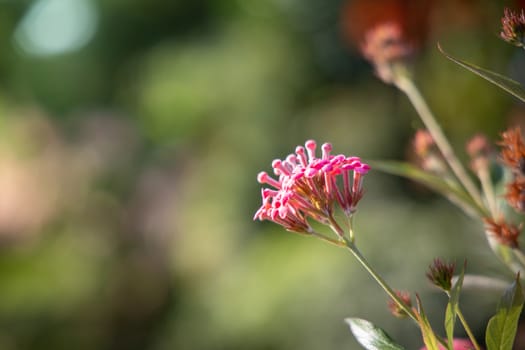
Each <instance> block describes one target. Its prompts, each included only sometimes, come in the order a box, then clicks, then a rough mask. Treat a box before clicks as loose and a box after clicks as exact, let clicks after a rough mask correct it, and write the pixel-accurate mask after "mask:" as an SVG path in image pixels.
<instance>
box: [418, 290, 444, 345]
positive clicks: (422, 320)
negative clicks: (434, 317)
mask: <svg viewBox="0 0 525 350" xmlns="http://www.w3.org/2000/svg"><path fill="white" fill-rule="evenodd" d="M416 301H417V308H418V312H417V313H416V316H417V323H418V324H419V329H420V330H421V334H422V335H423V342H424V343H425V346H426V348H427V350H439V347H438V340H437V338H436V335H435V334H434V330H432V327H431V326H430V322H428V318H427V316H426V315H425V311H424V310H423V305H422V304H421V299H419V295H417V294H416Z"/></svg>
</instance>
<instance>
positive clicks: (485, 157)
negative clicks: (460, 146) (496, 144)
mask: <svg viewBox="0 0 525 350" xmlns="http://www.w3.org/2000/svg"><path fill="white" fill-rule="evenodd" d="M466 149H467V154H468V155H469V157H470V168H471V169H472V171H473V172H474V173H476V174H479V173H480V172H482V171H486V170H488V168H489V165H490V164H489V163H490V155H491V154H492V147H491V145H490V142H489V140H488V139H487V137H486V136H485V135H482V134H478V135H475V136H474V137H473V138H471V139H470V140H469V142H468V143H467V147H466Z"/></svg>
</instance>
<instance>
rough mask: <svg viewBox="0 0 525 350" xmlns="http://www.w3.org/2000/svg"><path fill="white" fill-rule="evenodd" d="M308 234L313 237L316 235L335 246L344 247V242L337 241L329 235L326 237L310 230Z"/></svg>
mask: <svg viewBox="0 0 525 350" xmlns="http://www.w3.org/2000/svg"><path fill="white" fill-rule="evenodd" d="M310 234H311V235H312V236H314V237H317V238H319V239H321V240H323V241H325V242H327V243H329V244H332V245H335V246H337V247H346V244H345V243H344V242H342V241H339V240H335V239H333V238H330V237H326V236H325V235H323V234H321V233H319V232H316V231H312V232H310Z"/></svg>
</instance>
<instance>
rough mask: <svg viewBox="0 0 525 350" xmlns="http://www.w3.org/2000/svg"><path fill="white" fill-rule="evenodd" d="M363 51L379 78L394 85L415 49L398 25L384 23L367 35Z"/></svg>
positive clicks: (362, 47)
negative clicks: (396, 77)
mask: <svg viewBox="0 0 525 350" xmlns="http://www.w3.org/2000/svg"><path fill="white" fill-rule="evenodd" d="M361 51H362V53H363V56H364V57H365V58H366V59H367V60H368V61H370V63H372V65H373V66H374V68H375V72H376V74H377V76H378V77H379V78H380V79H381V80H383V81H384V82H385V83H393V82H394V80H395V76H396V74H398V70H399V68H400V67H404V66H405V64H406V63H407V62H408V58H409V57H410V56H411V54H412V52H413V49H412V48H411V46H410V45H409V44H408V43H407V41H406V40H405V37H404V35H403V32H402V29H401V27H400V26H399V25H398V24H395V23H383V24H380V25H377V26H376V27H374V28H373V29H371V30H370V31H368V32H367V33H366V36H365V40H364V43H363V44H362V45H361Z"/></svg>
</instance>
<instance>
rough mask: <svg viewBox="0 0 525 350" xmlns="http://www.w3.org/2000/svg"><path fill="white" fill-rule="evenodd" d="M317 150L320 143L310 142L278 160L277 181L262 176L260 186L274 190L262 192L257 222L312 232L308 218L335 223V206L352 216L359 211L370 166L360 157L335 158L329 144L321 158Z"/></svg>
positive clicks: (291, 229)
mask: <svg viewBox="0 0 525 350" xmlns="http://www.w3.org/2000/svg"><path fill="white" fill-rule="evenodd" d="M316 148H317V144H316V142H315V141H313V140H309V141H306V143H305V147H302V146H297V147H296V149H295V153H292V154H290V155H288V156H287V157H286V159H285V160H280V159H276V160H274V161H273V162H272V167H273V172H274V174H275V175H276V176H277V177H278V178H277V179H275V178H273V177H271V176H270V175H268V174H267V173H266V172H261V173H259V175H258V176H257V180H258V181H259V183H261V184H267V185H270V186H271V187H273V188H263V189H262V206H261V207H260V208H259V210H257V212H256V213H255V216H254V220H255V219H259V220H270V221H273V222H275V223H277V224H279V225H281V226H283V227H284V228H285V229H287V230H289V231H294V232H299V233H311V232H312V227H311V226H310V224H309V223H308V221H307V219H308V218H312V219H314V220H316V221H319V222H321V223H324V224H331V223H332V221H333V209H334V204H339V206H340V207H341V209H342V210H343V211H344V213H345V214H346V215H348V216H350V215H351V214H352V213H353V212H354V211H355V208H356V205H357V203H358V202H359V200H360V199H361V197H362V195H363V189H362V182H363V175H364V174H366V173H367V172H368V170H369V169H370V167H369V166H368V165H367V164H365V163H362V162H361V159H359V158H358V157H346V156H344V155H342V154H339V155H331V154H330V152H331V151H332V145H331V144H329V143H325V144H323V145H322V146H321V149H322V156H321V158H317V157H316Z"/></svg>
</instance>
